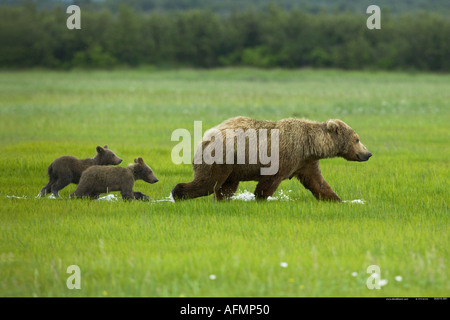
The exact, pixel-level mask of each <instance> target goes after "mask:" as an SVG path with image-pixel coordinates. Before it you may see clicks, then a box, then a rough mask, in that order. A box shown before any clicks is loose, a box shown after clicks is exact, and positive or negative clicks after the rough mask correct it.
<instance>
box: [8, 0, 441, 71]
mask: <svg viewBox="0 0 450 320" xmlns="http://www.w3.org/2000/svg"><path fill="white" fill-rule="evenodd" d="M68 16H69V15H68V14H67V13H66V8H65V7H54V8H50V9H40V10H38V9H37V8H36V7H35V6H34V5H33V4H32V3H30V4H28V5H24V6H20V7H15V6H2V7H0V43H1V44H2V45H1V47H0V67H1V68H28V67H46V68H59V69H69V68H74V67H81V68H111V67H115V66H140V65H154V66H163V67H178V66H191V67H202V68H210V67H222V66H255V67H262V68H271V67H282V68H299V67H317V68H343V69H384V70H393V69H400V70H429V71H450V59H449V57H450V42H449V41H448V39H450V21H448V19H447V18H446V17H445V16H442V15H439V14H434V13H424V12H422V13H417V12H416V13H407V14H400V15H392V14H389V13H387V12H383V13H382V15H381V17H382V18H381V30H368V29H367V27H366V20H367V18H368V16H369V15H366V14H363V13H350V12H345V13H330V12H319V13H316V14H313V13H308V12H304V11H301V10H297V9H294V10H289V11H288V10H285V9H280V8H278V7H276V6H274V5H270V6H269V7H268V8H266V9H264V10H252V9H247V10H241V11H234V12H232V13H229V14H218V13H214V12H212V11H209V10H188V11H177V12H170V11H169V12H162V11H157V12H152V11H150V12H138V11H135V10H134V9H131V8H130V7H128V6H124V5H122V6H121V7H120V8H119V9H118V11H117V12H111V11H109V10H89V9H83V8H82V10H81V28H82V29H81V30H68V29H67V27H66V20H67V18H68Z"/></svg>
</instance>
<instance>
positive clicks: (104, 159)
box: [95, 145, 122, 166]
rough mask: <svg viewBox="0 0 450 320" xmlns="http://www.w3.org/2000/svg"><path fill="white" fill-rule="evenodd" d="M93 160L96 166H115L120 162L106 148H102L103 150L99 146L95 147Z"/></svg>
mask: <svg viewBox="0 0 450 320" xmlns="http://www.w3.org/2000/svg"><path fill="white" fill-rule="evenodd" d="M95 160H96V162H97V164H98V165H104V166H107V165H110V164H112V165H117V164H120V163H121V162H122V159H120V158H119V157H118V156H116V154H115V153H114V152H112V151H111V150H109V149H108V146H106V145H105V146H104V147H103V148H102V147H100V146H97V155H96V156H95Z"/></svg>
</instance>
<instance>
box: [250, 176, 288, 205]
mask: <svg viewBox="0 0 450 320" xmlns="http://www.w3.org/2000/svg"><path fill="white" fill-rule="evenodd" d="M281 181H283V179H282V178H280V177H276V178H274V177H270V178H266V179H264V178H263V179H261V180H260V181H259V182H258V184H257V185H256V189H255V197H256V200H265V199H267V198H268V197H270V196H272V195H273V194H274V192H275V191H276V190H277V188H278V186H279V185H280V183H281Z"/></svg>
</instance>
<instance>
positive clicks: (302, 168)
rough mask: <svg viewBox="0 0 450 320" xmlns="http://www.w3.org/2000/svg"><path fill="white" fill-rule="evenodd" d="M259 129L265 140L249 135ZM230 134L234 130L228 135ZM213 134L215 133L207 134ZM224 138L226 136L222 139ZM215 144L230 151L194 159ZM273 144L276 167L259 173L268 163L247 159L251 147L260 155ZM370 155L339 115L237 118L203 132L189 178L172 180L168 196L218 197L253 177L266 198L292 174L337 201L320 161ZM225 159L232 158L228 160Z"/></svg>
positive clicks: (319, 194) (317, 194) (318, 195)
mask: <svg viewBox="0 0 450 320" xmlns="http://www.w3.org/2000/svg"><path fill="white" fill-rule="evenodd" d="M263 130H264V131H265V132H272V133H271V135H270V139H269V136H267V137H264V135H258V134H254V135H251V134H248V132H257V133H258V132H259V133H260V132H262V131H263ZM274 130H275V131H274ZM236 132H237V133H236ZM273 132H276V133H277V138H278V141H276V142H273V141H272V137H273V135H274V133H273ZM230 133H233V134H234V136H232V137H231V138H230ZM212 136H215V138H214V139H213V138H211V137H212ZM218 136H222V137H223V139H219V140H217V137H218ZM227 137H228V138H230V139H228V140H227ZM234 138H236V140H234ZM239 139H241V141H245V143H241V147H240V148H238V140H239ZM242 139H244V140H242ZM227 141H228V142H227ZM230 141H231V144H229V143H230ZM217 143H219V144H220V146H221V147H223V149H224V150H225V149H226V148H227V147H228V146H231V156H230V150H229V149H226V151H225V152H223V153H221V155H220V160H223V161H216V162H214V163H211V162H209V163H208V162H207V161H196V159H197V160H198V159H200V160H201V159H205V155H204V152H205V150H206V149H208V148H209V149H211V146H212V145H213V144H216V147H217ZM274 143H277V144H278V145H277V147H278V152H279V154H278V159H277V160H278V163H277V168H278V170H277V171H276V172H275V173H273V174H262V170H261V169H262V168H267V167H268V164H267V163H264V164H263V163H262V162H261V161H260V159H255V158H254V157H253V160H254V161H253V162H252V161H251V159H252V155H251V154H250V152H251V151H252V150H255V148H256V149H257V150H256V152H257V155H258V154H259V155H261V153H260V152H261V150H259V149H260V148H261V146H264V147H266V148H268V149H270V150H272V151H273V149H272V148H271V147H272V146H271V145H273V144H274ZM228 144H229V145H228ZM244 146H245V149H244V151H245V161H241V162H240V163H241V164H239V161H237V160H238V159H239V152H240V151H242V147H244ZM216 150H217V149H216ZM271 156H273V155H271ZM371 156H372V153H370V152H369V151H368V150H367V148H366V147H365V146H364V145H363V144H362V143H361V142H360V141H359V137H358V135H357V134H356V132H355V131H354V130H353V129H352V128H350V127H349V126H348V125H347V124H345V123H344V122H343V121H341V120H328V121H326V122H314V121H309V120H305V119H292V118H290V119H283V120H280V121H277V122H274V121H258V120H254V119H251V118H247V117H236V118H232V119H229V120H226V121H224V122H223V123H221V124H219V125H218V126H216V127H214V128H212V129H210V130H208V131H207V132H206V133H205V135H204V137H203V141H202V143H201V144H200V145H199V148H198V149H197V152H196V154H195V157H194V164H193V167H194V180H193V181H191V182H189V183H179V184H177V185H176V186H175V188H174V189H173V190H172V195H173V197H174V199H192V198H196V197H201V196H207V195H209V194H211V193H215V196H216V198H217V199H218V200H222V199H226V198H229V197H231V196H232V195H233V194H234V193H235V192H236V190H237V188H238V186H239V182H240V181H250V180H253V181H258V184H257V186H256V190H255V197H256V198H257V199H266V198H267V197H269V196H272V195H273V193H274V192H275V190H276V189H277V187H278V186H279V184H280V183H281V181H283V180H285V179H291V178H293V177H295V178H297V179H298V180H300V182H301V183H302V184H303V185H304V186H305V188H307V189H308V190H310V191H311V192H312V193H313V195H314V196H315V197H316V198H317V199H318V200H330V201H341V199H340V198H339V197H338V195H337V194H336V193H335V192H334V191H333V189H331V187H330V186H329V185H328V183H327V182H326V181H325V179H324V178H323V177H322V174H321V171H320V167H319V160H320V159H325V158H333V157H342V158H344V159H346V160H349V161H367V160H369V158H370V157H371ZM216 159H217V158H216ZM242 159H243V157H242V155H241V160H242ZM227 160H233V161H231V163H230V161H227Z"/></svg>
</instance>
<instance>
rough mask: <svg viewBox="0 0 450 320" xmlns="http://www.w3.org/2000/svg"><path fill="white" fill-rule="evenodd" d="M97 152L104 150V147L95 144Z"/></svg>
mask: <svg viewBox="0 0 450 320" xmlns="http://www.w3.org/2000/svg"><path fill="white" fill-rule="evenodd" d="M97 152H98V153H102V152H105V149H103V148H102V147H100V146H97Z"/></svg>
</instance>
